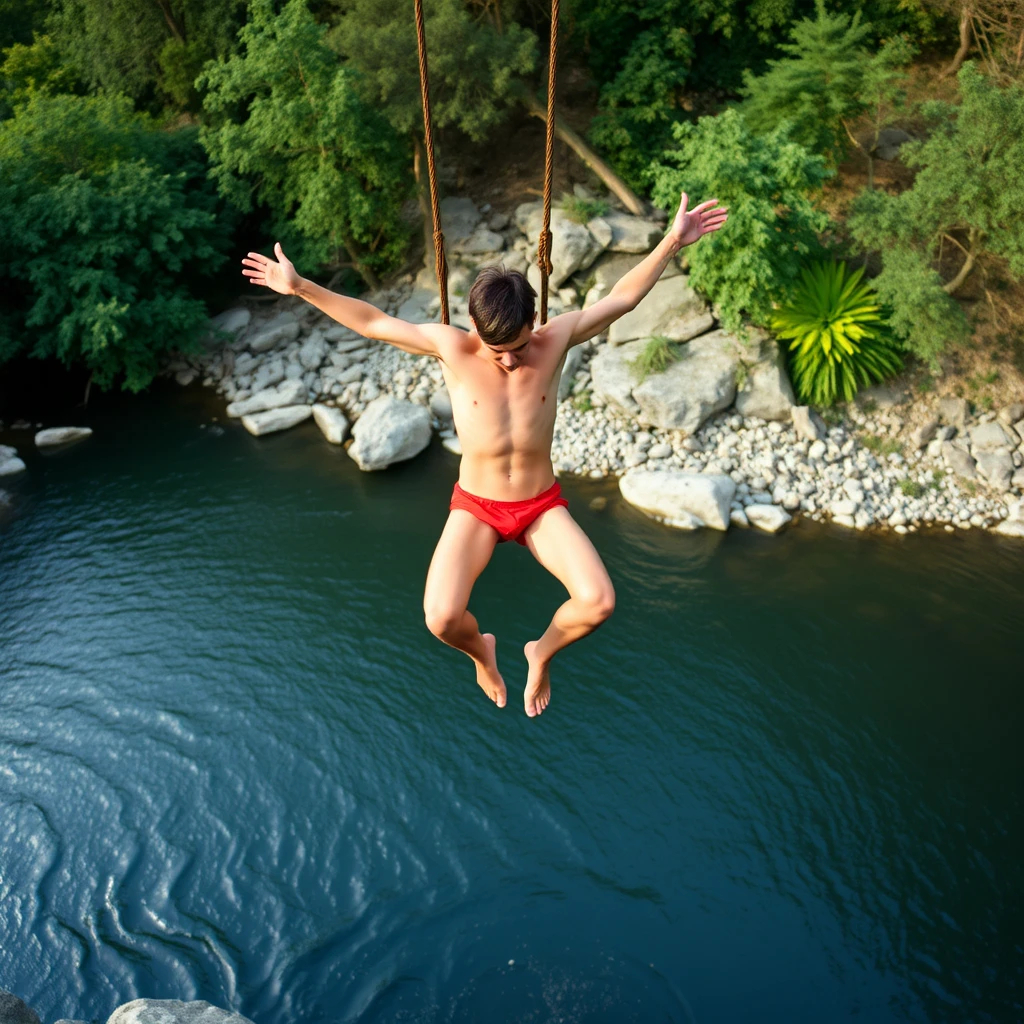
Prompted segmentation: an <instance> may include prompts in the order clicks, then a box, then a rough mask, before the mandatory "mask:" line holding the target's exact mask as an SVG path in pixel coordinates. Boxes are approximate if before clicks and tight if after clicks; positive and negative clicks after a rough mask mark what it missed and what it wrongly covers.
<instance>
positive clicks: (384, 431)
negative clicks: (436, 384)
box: [348, 395, 430, 471]
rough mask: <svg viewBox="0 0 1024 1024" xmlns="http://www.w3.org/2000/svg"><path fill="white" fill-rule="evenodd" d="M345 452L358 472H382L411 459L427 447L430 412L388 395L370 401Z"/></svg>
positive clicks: (428, 442) (353, 431)
mask: <svg viewBox="0 0 1024 1024" xmlns="http://www.w3.org/2000/svg"><path fill="white" fill-rule="evenodd" d="M352 437H353V438H354V441H353V443H352V445H351V446H350V447H349V449H348V454H349V455H350V456H351V458H353V459H354V460H355V461H356V463H357V465H358V466H359V468H360V469H362V470H366V471H372V470H377V469H386V468H387V467H388V466H390V465H391V464H392V463H394V462H401V461H403V460H404V459H411V458H412V457H413V456H414V455H418V454H419V453H420V452H421V451H423V449H424V448H426V447H427V445H428V444H430V412H429V410H427V409H425V408H424V407H423V406H421V405H414V404H413V403H412V402H403V401H400V400H399V399H397V398H392V397H391V396H390V395H382V396H381V397H380V398H377V399H374V401H372V402H371V403H370V404H369V405H368V406H367V407H366V409H365V411H364V412H363V414H362V416H360V417H359V419H358V421H357V422H356V425H355V426H354V427H353V428H352Z"/></svg>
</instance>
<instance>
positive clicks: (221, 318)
mask: <svg viewBox="0 0 1024 1024" xmlns="http://www.w3.org/2000/svg"><path fill="white" fill-rule="evenodd" d="M251 319H252V313H250V312H249V310H248V309H246V308H245V307H244V306H239V307H237V308H235V309H226V310H224V312H223V313H218V314H217V315H216V316H214V317H211V318H210V319H209V320H208V321H207V323H206V326H207V331H208V333H207V336H206V340H207V343H213V342H216V341H220V340H221V339H223V338H225V337H227V338H229V339H230V340H231V341H235V340H236V339H237V338H238V336H239V335H240V334H241V333H242V331H244V330H245V329H246V328H247V327H248V326H249V321H250V320H251Z"/></svg>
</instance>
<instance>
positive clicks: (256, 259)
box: [242, 242, 451, 356]
mask: <svg viewBox="0 0 1024 1024" xmlns="http://www.w3.org/2000/svg"><path fill="white" fill-rule="evenodd" d="M274 254H275V255H276V256H277V261H275V260H272V259H269V258H268V257H266V256H263V255H262V254H261V253H258V252H251V253H249V254H248V256H247V257H246V258H245V259H244V260H242V265H243V266H244V267H245V269H244V270H243V271H242V273H243V274H244V275H245V276H246V277H247V278H249V280H250V281H251V282H252V283H253V284H259V285H263V286H264V287H265V288H270V289H271V290H272V291H275V292H278V293H279V294H281V295H298V296H299V298H302V299H305V300H306V301H307V302H309V303H312V304H313V305H314V306H316V308H317V309H319V310H321V311H322V312H324V313H326V314H327V315H328V316H329V317H331V318H332V319H334V320H337V321H338V323H339V324H343V325H344V326H345V327H348V328H349V329H350V330H353V331H355V332H356V333H357V334H361V335H362V336H363V337H364V338H373V339H375V340H376V341H383V342H387V344H389V345H394V346H395V347H396V348H400V349H402V350H403V351H404V352H412V353H414V354H415V355H418V356H436V355H438V354H439V353H438V347H437V343H438V340H439V332H440V331H444V330H450V329H451V328H444V327H442V326H441V325H440V324H410V323H407V322H406V321H405V320H399V319H398V318H397V317H393V316H388V314H387V313H384V312H383V311H381V310H379V309H378V308H377V307H376V306H371V305H370V303H369V302H363V301H362V299H353V298H350V297H349V296H347V295H339V294H338V293H337V292H332V291H328V289H326V288H323V287H321V286H320V285H318V284H316V283H314V282H313V281H307V280H306V278H304V277H300V276H299V275H298V273H297V272H296V270H295V266H294V265H293V263H292V261H291V260H290V259H288V257H287V256H285V254H284V250H283V249H282V248H281V243H280V242H276V243H275V244H274Z"/></svg>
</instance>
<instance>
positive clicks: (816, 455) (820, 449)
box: [807, 439, 828, 462]
mask: <svg viewBox="0 0 1024 1024" xmlns="http://www.w3.org/2000/svg"><path fill="white" fill-rule="evenodd" d="M827 452H828V445H827V444H825V442H824V441H822V440H820V439H819V440H817V441H812V442H811V447H810V448H808V449H807V458H809V459H810V460H811V462H818V461H819V460H820V459H823V458H825V454H826V453H827Z"/></svg>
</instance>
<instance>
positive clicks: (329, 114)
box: [199, 0, 411, 287]
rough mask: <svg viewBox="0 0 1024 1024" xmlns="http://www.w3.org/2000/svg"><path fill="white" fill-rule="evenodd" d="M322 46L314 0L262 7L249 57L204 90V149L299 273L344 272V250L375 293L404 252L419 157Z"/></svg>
mask: <svg viewBox="0 0 1024 1024" xmlns="http://www.w3.org/2000/svg"><path fill="white" fill-rule="evenodd" d="M325 35H326V29H325V28H324V27H323V26H321V25H318V24H317V23H316V22H315V21H314V19H313V16H312V15H311V14H310V12H309V9H308V7H307V6H306V2H305V0H289V2H288V3H286V4H285V6H284V8H283V9H282V10H281V12H280V14H275V12H274V5H273V3H272V2H271V0H253V3H252V7H251V20H250V21H249V23H248V24H247V25H246V26H245V27H244V28H243V29H242V30H241V32H240V33H239V39H240V43H241V50H240V52H239V53H237V54H233V55H232V56H230V57H228V58H227V59H222V60H220V61H217V62H215V63H211V64H209V65H207V67H206V70H205V71H204V72H203V74H202V76H201V77H200V79H199V83H200V85H201V86H202V87H203V88H205V89H206V90H207V95H206V98H205V102H204V105H205V108H206V111H207V113H208V115H209V124H207V125H206V126H204V128H203V130H202V133H201V138H202V142H203V145H204V146H205V147H206V149H207V152H208V153H209V155H210V160H211V164H212V169H211V173H212V174H213V176H214V178H215V179H216V180H217V182H218V184H219V186H220V188H221V191H222V193H223V194H224V195H226V196H230V197H231V199H232V201H233V202H235V203H236V204H237V205H238V206H239V207H240V208H241V209H243V210H247V209H250V208H251V206H252V201H253V199H256V200H257V201H258V202H260V203H263V204H265V205H266V206H267V208H268V209H269V210H270V211H271V213H272V215H273V218H274V221H275V229H276V231H277V233H278V237H279V238H280V239H281V240H282V242H287V244H288V247H289V250H290V251H293V257H294V259H295V262H296V263H297V264H299V265H300V266H305V267H306V268H308V269H309V270H312V269H313V268H315V267H316V266H318V265H323V264H337V262H338V261H339V254H340V252H341V251H344V252H345V253H347V255H348V258H349V260H350V261H351V264H352V265H353V266H354V267H355V268H356V269H357V270H358V271H359V272H360V273H361V274H362V275H363V277H364V278H365V280H366V281H367V283H368V284H370V285H371V287H372V286H373V285H375V284H376V277H375V271H378V270H383V269H388V268H390V267H393V266H394V265H395V264H396V263H397V262H398V260H399V259H400V258H401V256H402V254H403V252H404V249H405V244H406V241H407V235H408V232H407V228H406V225H405V224H404V222H403V221H402V218H401V207H402V204H403V202H404V201H405V200H406V199H407V198H408V197H409V196H410V195H411V187H410V185H411V180H410V178H409V176H408V174H407V168H408V166H409V164H410V162H411V161H410V154H409V150H408V149H407V147H406V146H404V145H403V144H402V140H401V139H400V138H399V137H398V136H397V134H396V132H395V130H394V128H393V127H392V126H391V125H390V124H389V123H388V121H387V120H386V119H385V118H384V116H383V115H382V114H380V113H378V112H377V111H376V110H375V109H374V108H373V107H372V106H371V105H369V104H368V103H366V102H365V100H364V99H363V98H362V96H361V90H360V87H359V83H358V81H357V78H358V75H357V73H356V72H355V71H354V70H353V69H352V68H349V67H346V66H345V65H343V64H342V63H341V62H340V60H339V58H338V55H337V54H336V53H335V52H334V51H333V50H332V49H331V48H330V47H329V46H328V45H327V43H326V40H325Z"/></svg>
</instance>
